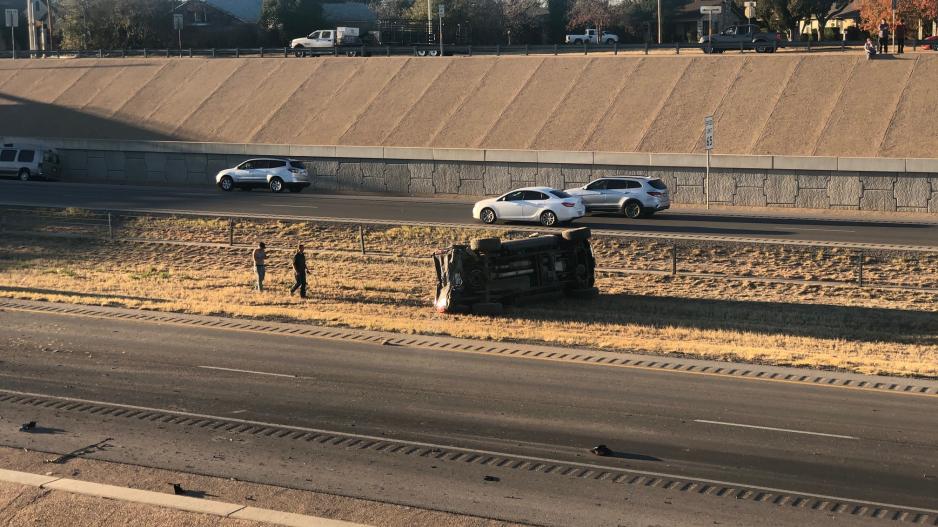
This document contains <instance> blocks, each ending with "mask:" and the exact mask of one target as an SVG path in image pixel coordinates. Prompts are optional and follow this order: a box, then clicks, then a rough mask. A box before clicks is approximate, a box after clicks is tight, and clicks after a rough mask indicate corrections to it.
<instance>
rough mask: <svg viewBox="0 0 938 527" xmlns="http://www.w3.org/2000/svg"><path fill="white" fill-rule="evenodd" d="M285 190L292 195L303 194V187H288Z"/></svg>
mask: <svg viewBox="0 0 938 527" xmlns="http://www.w3.org/2000/svg"><path fill="white" fill-rule="evenodd" d="M287 190H289V191H290V192H292V193H294V194H299V193H300V192H303V187H290V188H288V189H287Z"/></svg>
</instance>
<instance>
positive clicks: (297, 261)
mask: <svg viewBox="0 0 938 527" xmlns="http://www.w3.org/2000/svg"><path fill="white" fill-rule="evenodd" d="M293 274H294V275H295V277H296V281H295V283H294V284H293V287H292V288H290V296H293V293H295V292H296V290H297V289H299V290H300V298H306V275H307V274H309V267H307V266H306V253H305V252H304V250H303V245H302V244H300V245H299V246H297V248H296V252H295V253H293Z"/></svg>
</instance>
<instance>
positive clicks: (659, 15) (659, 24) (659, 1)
mask: <svg viewBox="0 0 938 527" xmlns="http://www.w3.org/2000/svg"><path fill="white" fill-rule="evenodd" d="M661 26H662V24H661V0H658V43H659V44H661V43H663V42H664V40H663V37H662V36H661Z"/></svg>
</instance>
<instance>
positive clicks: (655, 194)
mask: <svg viewBox="0 0 938 527" xmlns="http://www.w3.org/2000/svg"><path fill="white" fill-rule="evenodd" d="M648 195H649V196H654V197H656V198H657V197H660V196H664V193H663V192H649V193H648Z"/></svg>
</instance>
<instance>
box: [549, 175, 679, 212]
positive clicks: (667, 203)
mask: <svg viewBox="0 0 938 527" xmlns="http://www.w3.org/2000/svg"><path fill="white" fill-rule="evenodd" d="M567 194H570V195H572V196H578V197H580V198H582V199H583V204H585V205H586V210H587V212H621V213H622V214H624V215H625V216H628V217H629V218H639V217H646V218H647V217H648V216H651V215H652V214H654V213H656V212H658V211H659V210H665V209H667V208H670V207H671V198H670V196H669V195H668V186H667V185H665V184H664V181H661V179H659V178H650V177H647V176H627V177H609V178H600V179H597V180H595V181H591V182H589V183H587V184H586V185H584V186H582V187H579V188H572V189H569V190H567Z"/></svg>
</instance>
